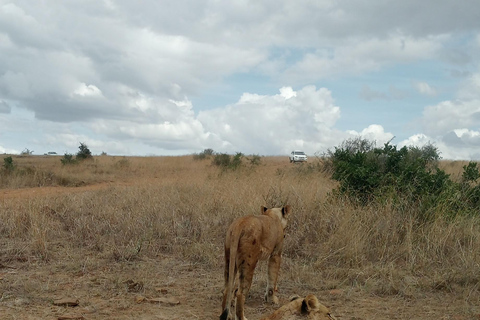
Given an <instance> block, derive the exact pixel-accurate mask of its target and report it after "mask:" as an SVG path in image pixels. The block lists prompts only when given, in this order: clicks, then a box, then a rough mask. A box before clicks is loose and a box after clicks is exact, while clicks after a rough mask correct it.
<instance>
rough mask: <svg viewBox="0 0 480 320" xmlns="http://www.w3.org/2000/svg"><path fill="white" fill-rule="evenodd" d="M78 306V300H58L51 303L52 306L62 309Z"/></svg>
mask: <svg viewBox="0 0 480 320" xmlns="http://www.w3.org/2000/svg"><path fill="white" fill-rule="evenodd" d="M78 304H79V301H78V299H59V300H55V301H53V305H55V306H62V307H76V306H78Z"/></svg>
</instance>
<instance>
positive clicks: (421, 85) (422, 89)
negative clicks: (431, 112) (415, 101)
mask: <svg viewBox="0 0 480 320" xmlns="http://www.w3.org/2000/svg"><path fill="white" fill-rule="evenodd" d="M414 87H415V88H416V89H417V91H418V92H419V93H421V94H424V95H427V96H435V95H436V94H437V90H435V88H433V87H431V86H430V85H429V84H428V83H426V82H415V83H414Z"/></svg>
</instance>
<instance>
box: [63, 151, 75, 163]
mask: <svg viewBox="0 0 480 320" xmlns="http://www.w3.org/2000/svg"><path fill="white" fill-rule="evenodd" d="M60 162H61V163H62V164H63V165H67V164H76V163H77V160H76V159H74V158H73V155H72V154H70V153H65V155H64V156H63V158H61V159H60Z"/></svg>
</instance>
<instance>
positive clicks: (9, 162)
mask: <svg viewBox="0 0 480 320" xmlns="http://www.w3.org/2000/svg"><path fill="white" fill-rule="evenodd" d="M3 167H4V168H5V170H6V171H7V172H12V171H13V170H14V169H15V164H14V163H13V159H12V157H6V158H4V159H3Z"/></svg>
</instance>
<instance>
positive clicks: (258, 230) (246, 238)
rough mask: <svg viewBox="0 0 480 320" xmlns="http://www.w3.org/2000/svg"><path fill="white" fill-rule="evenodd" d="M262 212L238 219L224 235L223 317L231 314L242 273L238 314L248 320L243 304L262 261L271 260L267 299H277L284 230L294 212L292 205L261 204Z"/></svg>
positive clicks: (275, 300)
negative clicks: (237, 277) (270, 207)
mask: <svg viewBox="0 0 480 320" xmlns="http://www.w3.org/2000/svg"><path fill="white" fill-rule="evenodd" d="M261 209H262V210H261V213H262V214H261V215H250V216H246V217H241V218H238V219H237V220H235V221H234V222H233V223H232V224H231V225H230V227H229V228H228V231H227V235H226V238H225V290H224V294H223V301H222V310H223V313H222V315H221V316H220V319H222V320H223V319H228V318H230V317H231V313H230V307H231V302H232V300H233V299H235V297H233V299H232V296H233V291H234V290H235V289H236V288H233V284H234V279H235V277H236V272H238V273H239V284H238V292H237V294H236V299H237V301H236V306H237V307H236V316H237V318H238V319H240V320H245V319H246V318H245V316H244V311H243V306H244V302H245V297H246V295H247V293H248V291H249V290H250V286H251V283H252V279H253V272H254V270H255V267H256V265H257V262H258V261H259V260H266V259H268V260H269V262H268V281H267V289H266V293H265V298H266V300H267V301H269V302H275V303H277V302H278V299H277V297H276V295H275V291H276V287H277V279H278V272H279V269H280V262H281V252H282V247H283V238H284V230H285V228H286V226H287V217H288V215H289V214H290V212H291V207H290V206H289V205H287V206H285V207H283V208H272V209H267V208H265V207H261Z"/></svg>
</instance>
